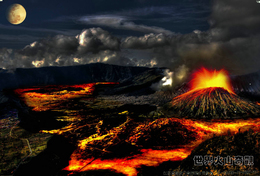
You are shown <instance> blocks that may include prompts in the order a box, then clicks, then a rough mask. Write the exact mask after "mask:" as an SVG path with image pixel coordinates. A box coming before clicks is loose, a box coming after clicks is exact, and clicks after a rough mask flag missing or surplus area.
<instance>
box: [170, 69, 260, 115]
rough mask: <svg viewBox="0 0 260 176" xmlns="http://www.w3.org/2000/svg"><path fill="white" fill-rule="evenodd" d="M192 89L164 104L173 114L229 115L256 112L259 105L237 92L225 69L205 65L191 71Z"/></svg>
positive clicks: (255, 113) (259, 111) (258, 110)
mask: <svg viewBox="0 0 260 176" xmlns="http://www.w3.org/2000/svg"><path fill="white" fill-rule="evenodd" d="M190 83H191V84H192V85H191V87H192V89H191V90H190V91H188V92H186V93H184V94H181V95H179V96H177V97H175V98H173V99H172V101H171V102H170V103H169V104H168V106H167V105H166V106H165V107H167V109H168V110H170V111H171V112H172V113H174V115H177V116H180V117H188V118H207V119H219V118H224V119H229V118H237V117H246V116H256V115H259V113H260V109H259V106H258V105H256V104H254V103H252V102H250V101H248V100H245V99H242V98H241V97H239V96H238V95H236V94H235V93H234V92H233V90H232V88H231V87H232V86H231V84H230V82H229V78H228V76H227V73H226V71H224V70H220V71H216V70H215V71H208V70H206V69H204V68H202V69H201V70H199V71H198V72H196V73H195V74H193V79H192V80H191V82H190Z"/></svg>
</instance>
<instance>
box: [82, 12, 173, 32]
mask: <svg viewBox="0 0 260 176" xmlns="http://www.w3.org/2000/svg"><path fill="white" fill-rule="evenodd" d="M78 21H79V22H81V23H84V24H92V25H99V26H107V27H111V28H116V29H125V30H133V31H139V32H144V33H147V32H151V33H164V34H174V33H173V32H172V31H170V30H166V29H163V28H161V27H157V26H147V25H139V24H135V23H134V22H132V21H131V19H130V18H127V17H124V16H116V15H96V16H84V17H81V18H79V19H78Z"/></svg>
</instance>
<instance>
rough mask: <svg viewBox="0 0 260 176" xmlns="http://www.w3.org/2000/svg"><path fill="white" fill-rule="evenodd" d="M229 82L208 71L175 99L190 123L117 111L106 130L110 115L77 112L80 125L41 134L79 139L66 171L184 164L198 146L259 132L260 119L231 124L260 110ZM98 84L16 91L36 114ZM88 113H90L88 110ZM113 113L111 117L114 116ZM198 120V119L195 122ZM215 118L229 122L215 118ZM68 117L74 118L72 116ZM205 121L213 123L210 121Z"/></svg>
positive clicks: (132, 173) (129, 171)
mask: <svg viewBox="0 0 260 176" xmlns="http://www.w3.org/2000/svg"><path fill="white" fill-rule="evenodd" d="M228 80H229V79H228V76H227V75H226V74H225V71H220V72H217V71H213V72H209V71H207V70H205V69H203V70H202V71H200V72H198V73H197V74H195V78H194V79H193V81H192V84H193V86H192V90H191V91H189V92H187V93H185V94H182V95H180V96H177V97H175V98H174V99H173V100H172V101H171V106H172V108H173V109H174V110H175V112H181V113H180V114H181V115H183V116H185V117H189V118H190V119H189V118H184V119H183V118H176V117H177V115H176V116H175V117H171V118H168V117H166V118H157V119H144V120H136V117H134V118H133V117H132V115H131V114H124V113H120V112H116V113H118V114H120V118H119V119H113V118H111V120H110V119H109V120H110V121H111V122H110V123H111V124H113V123H112V121H116V120H122V119H123V120H122V121H120V123H118V124H119V125H118V124H117V125H113V126H111V128H109V129H108V128H107V126H105V127H103V126H104V124H103V120H104V119H105V117H98V115H97V116H95V118H94V119H95V120H97V121H95V123H93V122H92V123H91V122H90V121H88V120H89V119H87V118H80V116H81V115H80V113H79V112H77V109H76V110H75V112H74V113H76V114H77V113H78V114H79V115H77V117H78V116H79V118H78V119H76V120H74V121H77V120H78V122H75V123H71V124H69V125H68V126H66V127H64V128H62V129H55V130H42V131H41V132H43V133H52V134H59V135H64V136H67V135H70V137H71V136H74V137H76V138H77V139H76V141H77V146H78V147H77V149H76V150H75V151H74V152H73V153H72V155H71V158H70V161H69V165H68V166H67V167H66V168H64V169H63V170H67V171H70V172H71V174H73V173H75V172H82V171H89V170H102V169H109V170H112V171H115V172H117V173H123V174H125V175H127V176H137V174H138V170H139V169H140V170H141V169H142V166H151V167H157V166H158V165H159V164H161V163H163V162H166V161H182V160H183V159H185V158H187V157H188V156H189V155H190V154H191V152H192V150H193V149H194V148H196V147H197V146H198V145H199V144H201V143H202V142H204V141H205V140H207V139H210V138H212V137H213V136H222V135H234V134H236V133H239V132H243V131H245V130H248V129H252V130H253V131H258V132H260V118H259V117H258V118H250V119H249V118H248V119H233V120H231V117H239V116H240V115H241V114H242V115H257V114H258V113H259V106H258V105H257V104H256V103H251V102H248V101H246V100H243V99H241V98H240V97H238V96H237V95H236V94H235V93H234V92H233V90H232V88H231V87H232V86H231V84H230V83H229V81H228ZM94 85H95V84H94V83H93V84H88V85H78V86H76V87H75V86H74V87H73V86H70V87H66V89H65V88H64V87H63V88H59V87H56V88H55V87H52V89H51V91H50V89H49V93H48V91H47V92H46V90H45V89H42V88H33V89H18V90H16V92H17V93H18V94H19V95H20V97H22V98H23V99H24V101H25V102H26V104H27V105H28V106H30V107H32V108H33V110H34V111H44V110H49V109H50V110H59V108H61V107H59V106H57V105H60V104H61V102H63V101H65V100H66V99H70V98H76V97H84V96H85V95H86V94H91V93H92V92H93V90H94ZM46 89H47V88H46ZM62 108H64V107H62ZM65 108H66V107H65ZM70 111H71V110H70ZM84 113H86V114H87V113H88V110H87V108H86V110H85V111H84ZM182 113H183V114H182ZM175 114H177V113H175ZM110 115H111V114H108V117H106V118H110ZM194 116H196V117H197V119H196V120H195V119H192V117H194ZM178 117H179V116H178ZM216 117H224V118H225V119H223V118H222V119H221V118H218V119H214V118H216ZM68 118H74V117H72V116H70V115H69V114H68ZM124 118H126V120H125V121H124ZM202 118H207V119H214V120H211V121H205V120H202ZM226 118H229V120H226ZM91 120H92V119H91ZM101 129H102V130H101ZM88 130H92V131H93V133H89V132H88Z"/></svg>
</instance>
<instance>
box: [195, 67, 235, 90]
mask: <svg viewBox="0 0 260 176" xmlns="http://www.w3.org/2000/svg"><path fill="white" fill-rule="evenodd" d="M208 87H221V88H224V89H226V90H227V91H229V92H230V93H234V92H233V90H232V86H231V84H230V81H229V77H228V74H227V72H226V71H225V70H223V69H222V70H220V71H216V70H214V71H209V70H207V69H205V68H202V69H201V70H199V71H198V72H196V73H195V74H194V75H193V79H192V90H195V89H203V88H208Z"/></svg>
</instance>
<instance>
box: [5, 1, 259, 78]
mask: <svg viewBox="0 0 260 176" xmlns="http://www.w3.org/2000/svg"><path fill="white" fill-rule="evenodd" d="M14 3H19V4H21V5H23V6H24V8H25V9H26V12H27V16H26V19H25V21H24V22H23V23H21V24H19V25H13V24H10V23H9V21H8V20H7V18H6V13H7V9H8V8H9V7H10V6H11V5H12V4H14ZM0 31H1V33H0V67H1V68H4V69H11V68H18V67H19V68H29V67H43V66H45V67H46V66H68V65H79V64H88V63H95V62H103V63H108V64H116V65H131V66H147V67H153V66H159V67H161V66H163V67H169V68H170V69H171V70H172V71H174V73H175V75H176V76H178V75H180V74H182V73H188V72H191V71H192V70H194V69H197V68H198V67H201V66H205V67H209V68H214V69H221V68H225V69H227V70H228V71H229V72H230V73H232V74H242V73H243V74H244V73H249V72H252V71H256V70H259V69H260V68H259V67H260V66H259V65H260V61H259V60H260V59H259V56H260V45H259V41H260V40H259V39H260V37H259V36H260V35H259V34H260V32H259V31H260V4H257V3H256V1H255V0H215V1H214V0H122V1H119V0H73V1H67V0H55V1H53V0H44V1H43V0H41V1H40V0H26V1H25V0H24V1H23V0H20V1H15V0H3V1H1V2H0ZM245 58H246V59H245ZM182 75H183V74H182ZM179 77H181V76H179Z"/></svg>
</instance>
